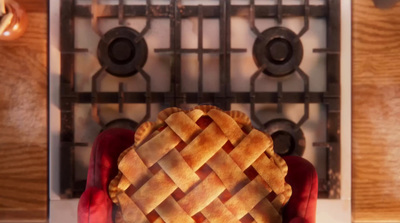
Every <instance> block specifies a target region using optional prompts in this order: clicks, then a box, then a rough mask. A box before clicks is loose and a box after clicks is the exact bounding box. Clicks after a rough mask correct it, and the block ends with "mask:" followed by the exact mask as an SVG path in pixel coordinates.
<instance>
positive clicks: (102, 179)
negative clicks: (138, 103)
mask: <svg viewBox="0 0 400 223" xmlns="http://www.w3.org/2000/svg"><path fill="white" fill-rule="evenodd" d="M132 144H134V132H132V131H130V130H126V129H110V130H106V131H104V132H102V133H101V134H100V135H99V136H98V137H97V139H96V141H95V142H94V145H93V148H92V154H91V156H90V166H89V171H88V177H87V182H86V190H85V192H84V193H83V194H82V196H81V198H80V201H79V206H78V222H79V223H112V222H113V220H112V219H113V216H112V212H113V203H112V201H111V200H110V198H109V196H108V184H109V183H110V181H111V179H113V178H114V177H115V176H116V175H117V173H118V167H117V160H118V156H119V154H120V153H121V152H122V151H124V150H125V149H126V148H128V147H130V146H131V145H132ZM283 158H284V159H285V160H286V163H287V165H288V169H289V170H288V174H287V176H286V181H287V182H288V183H289V184H290V185H291V186H292V191H293V194H292V196H291V198H290V200H289V202H288V203H287V205H286V207H285V208H284V211H283V222H284V223H314V222H315V211H316V205H317V197H318V177H317V173H316V171H315V169H314V167H313V165H312V164H311V163H310V162H308V161H307V160H305V159H303V158H301V157H297V156H287V157H283Z"/></svg>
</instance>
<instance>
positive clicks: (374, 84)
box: [352, 0, 400, 222]
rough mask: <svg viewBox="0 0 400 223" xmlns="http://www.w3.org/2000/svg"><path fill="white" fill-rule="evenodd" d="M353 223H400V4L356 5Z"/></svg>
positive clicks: (367, 1) (361, 0)
mask: <svg viewBox="0 0 400 223" xmlns="http://www.w3.org/2000/svg"><path fill="white" fill-rule="evenodd" d="M352 86H353V121H352V125H353V132H352V133H353V170H352V171H353V179H352V189H353V195H352V199H353V202H352V204H353V221H354V222H366V221H367V222H377V221H379V222H400V190H399V189H400V161H399V158H400V4H397V5H396V7H395V8H392V9H388V10H380V9H377V8H375V7H374V6H373V3H372V0H353V84H352Z"/></svg>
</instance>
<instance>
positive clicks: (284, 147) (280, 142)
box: [264, 119, 306, 156]
mask: <svg viewBox="0 0 400 223" xmlns="http://www.w3.org/2000/svg"><path fill="white" fill-rule="evenodd" d="M264 127H265V132H267V133H268V134H270V135H271V137H272V140H273V141H274V150H275V152H276V153H278V154H279V155H281V156H288V155H294V156H302V155H303V153H304V149H305V144H306V141H305V138H304V134H303V131H302V130H301V129H300V128H297V129H296V124H295V123H294V122H292V121H289V120H287V119H273V120H271V121H269V122H267V123H265V125H264Z"/></svg>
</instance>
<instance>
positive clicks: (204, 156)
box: [109, 105, 292, 222]
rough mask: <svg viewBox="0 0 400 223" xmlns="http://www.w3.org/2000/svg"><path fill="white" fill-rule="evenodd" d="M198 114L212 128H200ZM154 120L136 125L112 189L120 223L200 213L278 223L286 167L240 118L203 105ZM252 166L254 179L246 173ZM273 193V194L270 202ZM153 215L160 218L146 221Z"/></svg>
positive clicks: (286, 191) (285, 195) (266, 139)
mask: <svg viewBox="0 0 400 223" xmlns="http://www.w3.org/2000/svg"><path fill="white" fill-rule="evenodd" d="M203 116H208V117H209V119H210V120H211V123H210V124H208V126H206V127H204V126H202V127H201V128H200V126H199V125H198V124H197V121H198V120H199V119H200V118H201V117H203ZM158 118H159V119H158V121H157V123H151V122H146V123H143V124H142V125H141V126H140V127H139V128H138V131H137V133H136V135H135V141H136V143H135V145H136V146H133V147H131V148H129V149H127V150H126V151H124V152H123V153H122V154H121V156H120V158H119V161H118V169H119V171H120V172H119V173H118V175H117V176H116V177H115V178H114V179H113V180H112V181H111V183H110V185H109V194H110V197H111V199H112V200H113V202H114V203H116V204H118V205H119V206H120V209H119V210H120V212H117V213H121V211H122V214H121V215H122V216H123V220H122V221H123V222H147V221H148V219H153V220H152V222H195V221H194V218H193V217H194V216H195V215H198V213H201V215H202V216H204V217H205V219H204V221H201V222H240V219H241V218H243V217H244V216H245V215H248V214H250V215H251V216H252V217H253V218H254V219H255V221H254V222H280V221H281V220H282V218H281V216H280V214H281V210H282V207H283V205H284V204H285V203H287V201H288V200H289V198H290V196H291V193H292V190H291V187H290V185H288V184H287V183H286V182H285V180H284V178H285V176H286V174H287V165H286V162H285V161H284V160H283V159H282V158H281V157H279V156H278V155H277V154H276V153H274V151H273V143H272V139H271V137H270V136H268V135H266V134H265V133H263V132H261V131H259V130H256V129H253V127H252V126H251V122H250V119H249V118H248V117H247V116H246V115H245V114H244V113H241V112H238V111H230V112H224V111H222V110H220V109H218V108H216V107H215V106H210V105H201V106H197V107H195V108H194V109H192V110H190V111H182V110H181V109H179V108H168V109H165V110H163V111H162V112H160V114H159V116H158ZM206 120H207V119H206ZM160 127H162V128H160ZM229 145H231V146H232V147H233V150H230V149H227V148H229ZM226 146H227V147H226ZM250 168H252V169H253V170H252V171H255V172H256V174H258V175H257V176H255V178H249V177H248V176H247V175H246V174H245V171H247V170H248V169H250ZM150 169H151V171H150ZM157 171H158V172H157ZM129 188H131V189H129ZM128 191H130V192H128ZM272 191H273V192H274V193H275V194H276V197H275V199H274V200H273V201H269V200H268V195H269V194H270V193H271V192H272ZM220 196H222V197H220ZM154 211H155V212H156V213H157V214H158V215H159V217H158V218H157V217H156V218H155V217H154V216H153V217H152V218H147V217H146V215H148V214H149V213H151V212H152V213H154ZM139 212H140V213H139ZM204 217H203V218H204ZM154 219H155V220H154ZM196 219H197V218H196ZM198 221H199V219H197V220H196V222H198Z"/></svg>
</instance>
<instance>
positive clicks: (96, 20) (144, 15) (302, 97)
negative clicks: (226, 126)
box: [50, 0, 351, 222]
mask: <svg viewBox="0 0 400 223" xmlns="http://www.w3.org/2000/svg"><path fill="white" fill-rule="evenodd" d="M341 4H342V5H341ZM346 7H350V6H349V4H348V3H346V2H343V1H342V2H341V1H339V0H292V1H290V0H286V1H282V0H275V1H274V0H259V1H257V0H236V1H235V0H208V1H193V0H186V1H185V0H181V1H179V0H158V1H156V0H130V1H129V0H108V1H105V0H104V1H101V0H92V1H88V0H75V1H74V0H62V1H55V2H52V3H51V28H50V29H51V34H50V35H51V37H50V44H51V45H50V48H51V49H50V51H51V57H50V58H51V59H50V62H51V68H50V70H51V76H50V79H51V80H50V85H51V86H50V92H52V93H51V101H52V104H51V105H50V114H51V115H50V123H51V125H50V131H51V132H50V135H51V138H50V156H51V160H50V169H51V170H50V178H51V179H50V199H51V202H50V218H51V219H50V220H52V219H53V220H54V221H56V219H57V222H60V221H62V219H63V218H64V216H66V215H68V214H66V212H65V209H64V211H63V208H62V207H64V206H65V205H67V206H70V207H75V205H76V201H77V199H76V198H79V196H80V195H81V193H82V192H83V190H84V188H85V181H86V173H87V168H88V162H89V156H90V150H91V146H92V143H93V141H94V139H95V137H96V136H97V135H98V133H99V132H101V131H102V130H104V129H107V128H114V127H123V128H129V129H132V130H135V129H136V127H137V126H138V125H140V123H142V122H144V121H147V120H155V117H156V116H157V114H158V112H159V111H160V110H162V109H164V108H166V107H170V106H177V107H181V108H191V107H193V106H195V105H197V104H212V105H216V106H218V107H220V108H222V109H225V110H240V111H243V112H245V113H247V114H248V115H249V116H250V117H251V119H252V122H253V125H254V126H255V127H257V128H259V129H261V130H263V131H265V132H267V133H268V134H270V135H271V136H272V138H273V140H274V144H275V150H276V152H277V153H279V154H280V155H282V156H286V155H297V156H303V157H304V158H306V159H307V160H309V161H310V162H311V163H313V164H314V166H315V167H316V170H317V173H318V178H319V198H320V199H319V201H318V210H317V212H318V216H317V219H319V221H321V220H322V219H324V220H323V222H346V221H350V158H349V157H350V150H351V149H350V125H349V122H350V121H349V120H350V119H349V118H350V105H349V104H350V103H349V101H350V85H349V84H348V83H349V82H350V74H351V73H350V66H349V61H350V57H349V55H350V51H349V50H346V48H344V47H346V46H347V47H348V46H349V45H348V44H349V41H350V33H349V32H348V30H349V25H348V24H343V21H345V18H349V16H350V14H349V13H350V8H348V9H347V8H346ZM57 10H58V12H60V15H57ZM341 23H342V24H341ZM343 49H345V51H344V52H343ZM74 198H75V199H74ZM62 202H64V203H62ZM73 215H74V216H75V215H76V214H75V213H74V214H73ZM61 216H62V217H61ZM338 216H339V217H338ZM330 217H332V219H328V220H327V219H326V218H330ZM333 217H335V218H336V219H334V218H333ZM321 222H322V221H321Z"/></svg>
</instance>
